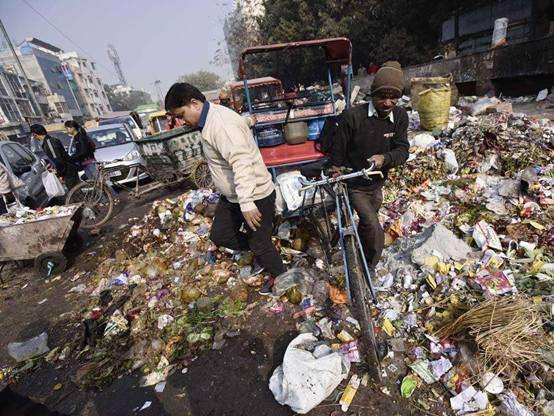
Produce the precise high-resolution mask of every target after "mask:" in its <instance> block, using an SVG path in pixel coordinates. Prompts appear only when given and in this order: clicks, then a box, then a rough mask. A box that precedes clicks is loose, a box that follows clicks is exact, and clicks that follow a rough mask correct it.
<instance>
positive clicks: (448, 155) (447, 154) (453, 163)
mask: <svg viewBox="0 0 554 416" xmlns="http://www.w3.org/2000/svg"><path fill="white" fill-rule="evenodd" d="M439 156H440V157H441V158H443V159H444V163H445V164H446V167H447V168H448V172H449V173H453V174H455V173H457V172H458V169H459V165H458V160H456V154H455V153H454V151H453V150H452V149H444V150H442V151H441V152H440V154H439Z"/></svg>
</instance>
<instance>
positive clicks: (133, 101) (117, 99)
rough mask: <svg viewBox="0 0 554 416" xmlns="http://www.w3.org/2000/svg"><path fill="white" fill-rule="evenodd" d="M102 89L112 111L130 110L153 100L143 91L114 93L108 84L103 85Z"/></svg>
mask: <svg viewBox="0 0 554 416" xmlns="http://www.w3.org/2000/svg"><path fill="white" fill-rule="evenodd" d="M104 89H105V90H106V95H107V96H108V101H109V102H110V105H111V106H112V110H113V111H132V110H133V109H134V108H136V107H138V106H139V105H144V104H151V103H152V102H153V101H152V98H151V97H150V94H148V93H147V92H145V91H141V90H131V91H130V92H129V93H119V94H116V93H115V92H114V89H113V87H111V86H109V85H104Z"/></svg>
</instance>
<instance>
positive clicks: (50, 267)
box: [35, 252, 67, 279]
mask: <svg viewBox="0 0 554 416" xmlns="http://www.w3.org/2000/svg"><path fill="white" fill-rule="evenodd" d="M65 266H67V259H66V258H65V256H64V255H63V254H62V253H59V252H53V253H44V254H41V255H40V256H38V257H37V258H36V259H35V269H36V270H37V272H38V274H39V275H40V276H41V277H44V278H45V279H47V278H49V277H52V276H55V275H57V274H59V273H62V272H63V271H64V270H65Z"/></svg>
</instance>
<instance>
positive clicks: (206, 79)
mask: <svg viewBox="0 0 554 416" xmlns="http://www.w3.org/2000/svg"><path fill="white" fill-rule="evenodd" d="M178 81H179V82H188V83H189V84H192V85H194V86H195V87H196V88H198V89H199V90H200V91H208V90H215V89H216V88H219V87H221V86H222V85H223V80H222V79H221V78H220V76H219V75H217V74H214V73H213V72H210V71H204V70H200V71H196V72H193V73H191V74H187V75H181V76H180V77H179V79H178Z"/></svg>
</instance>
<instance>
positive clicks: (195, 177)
mask: <svg viewBox="0 0 554 416" xmlns="http://www.w3.org/2000/svg"><path fill="white" fill-rule="evenodd" d="M190 179H191V181H192V183H194V186H196V187H197V188H213V186H214V183H213V180H212V175H211V174H210V168H209V167H208V163H207V162H206V161H205V160H198V161H196V162H195V163H194V165H193V166H192V168H191V170H190Z"/></svg>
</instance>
